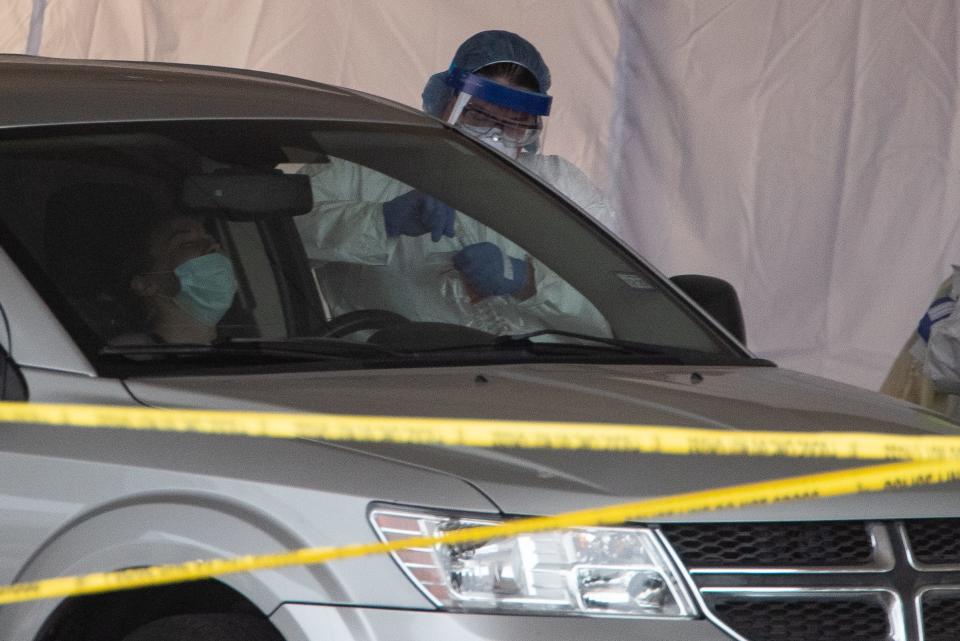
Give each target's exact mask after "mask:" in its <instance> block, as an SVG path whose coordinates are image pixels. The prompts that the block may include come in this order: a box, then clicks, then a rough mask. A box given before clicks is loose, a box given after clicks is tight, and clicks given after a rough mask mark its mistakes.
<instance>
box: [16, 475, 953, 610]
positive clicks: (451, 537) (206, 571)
mask: <svg viewBox="0 0 960 641" xmlns="http://www.w3.org/2000/svg"><path fill="white" fill-rule="evenodd" d="M957 480H960V461H923V462H906V463H890V464H886V465H876V466H871V467H865V468H859V469H853V470H842V471H838V472H826V473H821V474H811V475H806V476H798V477H795V478H789V479H781V480H775V481H763V482H760V483H749V484H744V485H736V486H732V487H727V488H720V489H713V490H704V491H700V492H690V493H687V494H678V495H675V496H670V497H663V498H656V499H649V500H645V501H638V502H635V503H625V504H622V505H612V506H608V507H601V508H595V509H589V510H581V511H577V512H568V513H565V514H558V515H556V516H546V517H536V518H529V519H518V520H515V521H509V522H506V523H504V524H502V525H496V526H489V527H477V528H467V529H461V530H453V531H450V532H447V533H444V534H442V535H440V536H436V537H412V538H408V539H401V540H398V541H391V542H389V543H366V544H355V545H347V546H343V547H321V548H304V549H300V550H293V551H290V552H284V553H280V554H269V555H263V556H243V557H237V558H232V559H212V560H207V561H193V562H189V563H184V564H181V565H163V566H154V567H150V568H143V569H133V570H123V571H120V572H104V573H96V574H88V575H84V576H74V577H60V578H54V579H45V580H41V581H34V582H29V583H17V584H13V585H8V586H4V587H0V604H5V603H15V602H22V601H33V600H37V599H49V598H54V597H66V596H77V595H81V594H93V593H99V592H110V591H115V590H127V589H132V588H142V587H147V586H152V585H162V584H168V583H179V582H183V581H196V580H200V579H206V578H210V577H214V576H220V575H224V574H231V573H236V572H250V571H254V570H264V569H268V568H279V567H285V566H291V565H304V564H315V563H326V562H329V561H334V560H337V559H347V558H353V557H359V556H366V555H369V554H378V553H385V552H391V551H394V550H400V549H403V548H410V547H424V546H431V545H436V544H438V543H446V544H454V543H468V542H478V541H485V540H488V539H491V538H497V537H506V536H512V535H516V534H521V533H524V532H535V531H542V530H552V529H558V528H570V527H585V526H595V525H614V524H620V523H624V522H627V521H635V520H651V519H655V518H658V517H662V516H667V515H673V514H684V513H688V512H693V511H699V510H720V509H728V508H730V509H732V508H738V507H748V506H756V505H765V504H770V503H776V502H781V501H789V500H797V499H811V498H827V497H836V496H842V495H847V494H855V493H860V492H877V491H881V490H885V489H891V488H896V489H900V488H907V487H914V486H920V485H930V484H935V483H945V482H949V481H957Z"/></svg>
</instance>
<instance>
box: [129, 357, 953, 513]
mask: <svg viewBox="0 0 960 641" xmlns="http://www.w3.org/2000/svg"><path fill="white" fill-rule="evenodd" d="M127 384H128V388H129V389H130V391H131V393H132V394H133V395H134V396H135V397H136V398H137V400H139V401H140V402H142V403H145V404H147V405H152V406H158V407H209V408H222V409H248V410H266V411H270V410H282V411H291V410H292V411H308V412H323V413H336V414H366V415H385V416H424V417H456V418H486V419H504V420H511V419H512V420H533V421H575V422H600V423H630V424H637V425H675V426H688V427H705V428H712V429H717V430H746V429H764V430H791V431H806V432H814V431H872V432H887V433H900V434H917V435H919V434H931V433H940V434H954V433H960V432H958V430H960V428H958V427H957V426H955V425H953V424H952V423H950V422H948V421H946V420H945V419H944V418H942V417H940V416H939V415H936V414H932V413H929V412H926V411H925V410H922V409H920V408H917V407H915V406H912V405H909V404H906V403H902V402H900V401H896V400H893V399H889V398H887V397H884V396H881V395H879V394H876V393H873V392H868V391H866V390H862V389H860V388H856V387H852V386H848V385H843V384H840V383H836V382H832V381H828V380H825V379H821V378H817V377H813V376H808V375H805V374H800V373H797V372H792V371H789V370H783V369H778V368H771V367H678V366H656V367H654V366H640V365H637V366H630V365H591V364H561V365H557V364H549V365H505V366H478V367H452V368H427V369H415V368H411V369H393V370H372V371H370V370H364V371H340V372H309V373H285V374H276V373H274V374H270V375H264V376H260V375H242V376H203V377H190V378H155V379H137V380H131V381H127ZM352 447H353V448H355V449H357V450H360V451H363V452H366V453H368V454H372V455H375V456H381V457H386V458H390V459H392V460H396V461H400V462H404V463H406V464H408V465H413V466H417V467H423V468H429V469H431V470H435V471H438V472H442V473H445V474H453V475H456V476H458V477H460V478H462V479H464V480H465V481H467V482H468V483H471V484H473V485H474V486H475V487H476V488H477V489H478V490H479V491H480V492H482V493H483V494H485V495H486V496H488V497H489V498H490V499H491V500H492V501H493V502H494V503H495V504H496V505H497V506H498V507H499V508H500V509H501V510H503V511H504V512H506V513H511V514H540V513H554V512H562V511H567V510H573V509H582V508H585V507H590V506H597V505H602V504H610V503H616V502H623V501H628V500H637V499H642V498H648V497H653V496H663V495H669V494H676V493H680V492H689V491H695V490H700V489H707V488H711V487H719V486H725V485H733V484H738V483H747V482H753V481H760V480H766V479H773V478H782V477H788V476H792V475H797V474H807V473H814V472H819V471H826V470H835V469H843V468H849V467H854V466H856V465H858V463H856V462H850V461H836V460H826V459H817V460H811V459H784V458H771V457H752V458H745V457H709V456H667V455H639V454H628V453H614V452H590V451H550V450H501V449H497V450H484V449H473V448H460V447H433V446H400V445H389V444H356V445H353V446H352ZM859 464H860V465H863V464H868V463H859ZM387 482H388V480H387ZM956 489H957V488H956V486H955V485H954V484H951V485H944V486H937V487H932V488H923V489H920V490H911V491H906V492H903V491H901V492H895V493H884V494H876V495H862V496H859V497H847V498H840V499H831V500H827V501H816V502H806V503H809V504H808V505H805V506H804V508H803V518H806V519H816V518H850V517H855V518H856V517H857V515H858V514H862V515H863V518H867V517H870V518H879V517H881V516H882V517H883V518H907V517H926V516H946V514H945V510H947V511H949V512H951V514H952V515H953V516H960V505H958V504H957V503H958V501H957V500H956V498H955V497H956V495H957V494H956ZM793 505H796V504H793ZM793 505H786V504H783V505H777V506H766V507H763V508H751V509H749V510H738V511H736V512H735V513H731V514H730V515H729V518H731V519H736V520H739V519H745V518H749V519H762V520H769V519H772V520H776V519H780V518H791V519H793V518H797V515H796V513H795V512H796V509H795V507H793ZM688 518H689V517H688ZM693 518H698V517H693Z"/></svg>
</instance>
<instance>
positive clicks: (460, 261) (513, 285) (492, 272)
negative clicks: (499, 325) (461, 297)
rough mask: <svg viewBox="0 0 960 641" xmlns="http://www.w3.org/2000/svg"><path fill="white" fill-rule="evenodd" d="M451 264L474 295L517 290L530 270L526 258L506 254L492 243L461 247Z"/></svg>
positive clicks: (495, 294)
mask: <svg viewBox="0 0 960 641" xmlns="http://www.w3.org/2000/svg"><path fill="white" fill-rule="evenodd" d="M453 266H454V267H456V268H457V270H458V271H459V272H460V274H461V275H462V276H463V280H464V282H465V283H466V284H467V287H468V288H469V289H470V290H471V291H472V292H473V293H475V294H476V296H477V298H486V297H487V296H506V295H511V294H518V293H520V291H521V290H523V289H525V286H526V285H527V281H528V279H529V275H530V271H531V270H530V266H529V265H528V263H527V261H524V260H521V259H519V258H511V257H509V256H505V255H504V254H503V252H502V251H500V248H499V247H497V246H496V245H494V244H493V243H476V244H474V245H468V246H466V247H464V248H463V249H461V250H460V251H458V252H457V253H456V254H454V256H453Z"/></svg>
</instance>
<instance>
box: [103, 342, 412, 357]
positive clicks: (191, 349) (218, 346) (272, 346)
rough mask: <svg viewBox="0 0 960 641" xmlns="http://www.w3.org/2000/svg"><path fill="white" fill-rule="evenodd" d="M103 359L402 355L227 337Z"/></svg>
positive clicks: (112, 352)
mask: <svg viewBox="0 0 960 641" xmlns="http://www.w3.org/2000/svg"><path fill="white" fill-rule="evenodd" d="M99 354H100V355H101V356H125V357H129V358H132V359H136V358H137V357H149V356H187V357H198V356H199V357H218V356H228V357H245V358H250V357H251V356H258V355H259V356H265V357H268V358H274V359H277V358H279V359H289V360H300V361H316V360H324V361H356V360H358V359H363V358H367V357H370V356H391V357H396V356H400V354H397V353H396V352H393V351H391V350H389V349H387V348H385V347H381V346H379V345H372V344H370V343H355V342H352V341H345V340H341V339H336V338H293V339H282V340H263V339H258V338H226V339H223V340H219V341H215V342H214V343H211V344H209V345H204V344H190V343H173V344H168V343H160V344H149V345H107V346H105V347H103V348H102V349H100V352H99Z"/></svg>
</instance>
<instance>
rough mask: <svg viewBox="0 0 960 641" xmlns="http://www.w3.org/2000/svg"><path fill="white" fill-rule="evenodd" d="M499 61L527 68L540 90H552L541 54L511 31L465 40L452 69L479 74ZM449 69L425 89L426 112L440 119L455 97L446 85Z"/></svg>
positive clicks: (431, 80) (487, 33)
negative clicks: (477, 72)
mask: <svg viewBox="0 0 960 641" xmlns="http://www.w3.org/2000/svg"><path fill="white" fill-rule="evenodd" d="M498 62H513V63H516V64H518V65H520V66H521V67H524V68H525V69H527V70H528V71H530V73H532V74H533V77H534V78H536V79H537V83H538V84H539V85H540V87H539V89H540V91H541V92H543V93H547V90H548V89H550V69H548V68H547V63H545V62H544V61H543V58H542V57H541V56H540V52H539V51H537V48H536V47H534V46H533V45H532V44H530V43H529V42H527V41H526V40H524V39H523V38H521V37H520V36H518V35H517V34H515V33H511V32H509V31H481V32H480V33H477V34H474V35H472V36H470V37H469V38H467V39H466V41H464V43H463V44H462V45H460V48H459V49H457V52H456V53H455V54H454V55H453V62H452V63H451V64H450V66H451V67H455V68H457V69H461V70H463V71H470V72H472V71H476V70H478V69H481V68H483V67H487V66H489V65H493V64H496V63H498ZM449 73H450V71H449V70H447V71H441V72H440V73H435V74H433V75H432V76H430V79H429V80H427V85H426V87H424V88H423V94H421V97H422V98H423V110H424V111H426V112H427V113H428V114H430V115H433V116H437V117H440V116H442V115H443V110H444V108H445V107H446V106H447V103H448V102H450V99H451V98H453V93H454V91H453V89H451V88H450V87H449V86H448V85H447V82H446V81H447V76H448V74H449Z"/></svg>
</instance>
